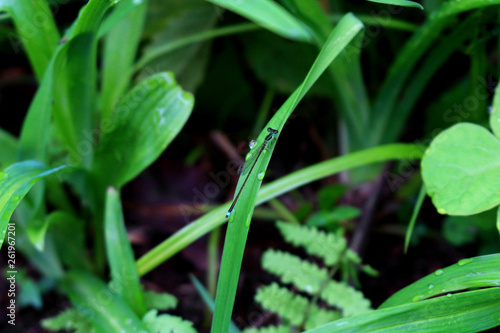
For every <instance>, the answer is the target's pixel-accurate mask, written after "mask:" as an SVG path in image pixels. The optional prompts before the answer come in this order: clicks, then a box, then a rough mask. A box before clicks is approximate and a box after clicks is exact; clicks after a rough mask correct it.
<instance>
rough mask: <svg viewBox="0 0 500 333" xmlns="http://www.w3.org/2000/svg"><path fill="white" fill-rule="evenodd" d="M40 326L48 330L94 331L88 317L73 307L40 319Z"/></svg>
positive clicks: (83, 332)
mask: <svg viewBox="0 0 500 333" xmlns="http://www.w3.org/2000/svg"><path fill="white" fill-rule="evenodd" d="M42 327H43V328H45V329H46V330H50V331H54V332H57V331H62V330H64V331H65V332H66V331H72V332H74V333H95V329H94V327H93V326H92V323H91V321H90V319H88V318H87V317H86V316H85V315H83V314H81V313H80V312H79V311H77V310H76V309H74V308H70V309H67V310H64V311H63V312H61V313H59V314H58V315H56V316H55V317H51V318H47V319H44V320H42Z"/></svg>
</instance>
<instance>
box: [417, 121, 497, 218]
mask: <svg viewBox="0 0 500 333" xmlns="http://www.w3.org/2000/svg"><path fill="white" fill-rule="evenodd" d="M422 176H423V179H424V183H425V186H426V188H427V193H428V194H429V196H431V197H432V201H433V203H434V205H435V206H436V208H437V210H438V212H439V213H441V214H449V215H472V214H477V213H479V212H482V211H485V210H487V209H490V208H492V207H494V206H496V205H498V204H499V203H500V141H499V140H498V139H497V138H496V137H495V136H493V134H491V133H490V132H489V131H488V130H486V129H485V128H484V127H481V126H478V125H474V124H469V123H460V124H457V125H454V126H452V127H450V128H449V129H447V130H445V131H443V132H442V133H440V134H439V135H438V136H437V137H436V138H435V139H434V140H433V141H432V143H431V145H430V146H429V148H428V149H427V151H426V152H425V155H424V158H423V159H422Z"/></svg>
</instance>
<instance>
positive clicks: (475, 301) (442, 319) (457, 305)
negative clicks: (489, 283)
mask: <svg viewBox="0 0 500 333" xmlns="http://www.w3.org/2000/svg"><path fill="white" fill-rule="evenodd" d="M499 312H500V288H488V289H483V290H475V291H469V292H463V293H459V294H448V295H446V296H441V297H437V298H433V299H429V300H425V301H421V302H414V303H408V304H404V305H400V306H394V307H389V308H384V309H381V310H375V311H371V312H368V313H365V314H361V315H356V316H353V317H349V318H345V319H340V320H337V321H334V322H331V323H328V324H326V325H323V326H320V327H318V328H315V329H311V330H308V331H306V332H307V333H326V332H328V333H329V332H335V333H348V332H349V333H351V332H359V333H368V332H369V333H373V332H380V333H382V332H384V333H387V332H419V333H420V332H422V333H430V332H457V333H458V332H460V333H465V332H470V333H472V332H480V331H483V330H486V329H489V328H491V327H495V326H498V325H499V322H498V313H499Z"/></svg>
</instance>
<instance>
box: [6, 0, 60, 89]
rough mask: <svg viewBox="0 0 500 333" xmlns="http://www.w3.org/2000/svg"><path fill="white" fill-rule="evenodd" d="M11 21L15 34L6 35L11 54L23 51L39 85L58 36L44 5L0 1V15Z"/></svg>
mask: <svg viewBox="0 0 500 333" xmlns="http://www.w3.org/2000/svg"><path fill="white" fill-rule="evenodd" d="M2 10H4V11H7V12H8V13H9V14H10V15H11V17H12V20H13V21H14V25H15V27H16V33H15V34H9V35H8V38H9V40H10V44H11V46H12V47H13V48H14V51H15V53H19V52H20V51H21V50H22V49H24V50H26V53H27V55H28V58H29V60H30V63H31V66H32V67H33V70H34V71H35V73H36V76H37V78H38V80H39V81H41V79H42V77H43V75H44V73H45V70H46V69H47V66H48V65H49V62H50V59H51V57H52V54H53V53H54V51H55V49H56V46H57V43H58V41H59V32H58V31H57V26H56V24H55V21H54V18H53V17H52V11H51V9H50V7H49V5H48V4H47V1H45V0H40V1H32V0H0V11H2Z"/></svg>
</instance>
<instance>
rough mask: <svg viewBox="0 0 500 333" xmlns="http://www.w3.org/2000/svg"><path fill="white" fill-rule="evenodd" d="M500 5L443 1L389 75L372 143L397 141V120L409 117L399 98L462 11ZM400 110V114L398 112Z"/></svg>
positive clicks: (378, 102)
mask: <svg viewBox="0 0 500 333" xmlns="http://www.w3.org/2000/svg"><path fill="white" fill-rule="evenodd" d="M498 4H500V0H491V1H490V0H471V1H460V0H452V1H446V2H443V3H442V5H441V7H440V8H439V10H437V11H436V12H434V13H433V14H432V15H431V16H430V17H429V20H428V21H427V22H426V23H425V24H424V25H423V26H421V27H420V28H419V29H418V30H417V31H416V32H415V33H414V34H413V36H412V37H411V38H410V39H409V40H408V42H407V43H406V44H405V45H404V47H403V48H402V50H401V51H400V52H399V55H398V57H397V58H396V60H395V61H394V62H393V64H392V66H391V68H390V70H389V73H388V74H387V77H386V79H385V80H384V83H383V85H382V88H381V89H380V92H379V94H378V96H377V98H376V100H375V103H374V105H373V115H372V118H371V129H370V136H369V139H368V142H369V143H370V144H371V145H378V144H380V143H385V142H391V141H394V140H395V139H396V138H397V136H398V135H399V133H400V131H401V128H400V126H401V125H399V128H395V127H394V126H393V125H392V124H393V121H394V117H396V119H397V118H398V117H400V116H401V117H405V115H402V114H400V113H399V109H397V108H396V107H395V105H396V102H397V100H398V97H399V96H400V94H401V93H402V92H403V89H404V88H405V84H406V83H407V81H408V78H409V76H410V74H411V73H412V70H413V69H414V66H415V65H416V63H417V62H418V61H419V59H420V58H421V57H422V56H423V55H424V53H425V52H426V51H427V50H428V48H429V47H430V46H431V45H432V43H434V42H435V40H436V39H437V38H441V36H442V35H441V34H440V32H441V31H442V30H443V29H444V28H446V27H447V26H448V24H449V22H450V20H451V19H452V18H453V16H454V15H458V14H460V13H462V12H465V11H468V10H472V9H476V8H482V7H487V6H493V5H498ZM396 110H397V112H396Z"/></svg>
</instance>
